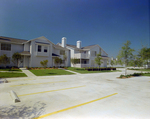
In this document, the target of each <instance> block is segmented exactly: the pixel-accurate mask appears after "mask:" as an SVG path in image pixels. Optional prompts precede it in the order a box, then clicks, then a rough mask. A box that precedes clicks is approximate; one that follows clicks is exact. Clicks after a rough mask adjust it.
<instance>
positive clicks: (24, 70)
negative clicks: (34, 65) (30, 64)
mask: <svg viewBox="0 0 150 119" xmlns="http://www.w3.org/2000/svg"><path fill="white" fill-rule="evenodd" d="M20 69H21V70H22V72H23V73H25V74H26V75H27V76H28V77H36V75H34V74H33V73H32V72H30V71H29V70H27V69H26V68H20Z"/></svg>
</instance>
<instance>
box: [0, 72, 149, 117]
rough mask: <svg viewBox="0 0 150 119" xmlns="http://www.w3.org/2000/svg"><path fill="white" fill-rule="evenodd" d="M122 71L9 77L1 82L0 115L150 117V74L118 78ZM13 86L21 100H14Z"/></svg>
mask: <svg viewBox="0 0 150 119" xmlns="http://www.w3.org/2000/svg"><path fill="white" fill-rule="evenodd" d="M130 72H131V73H132V72H133V71H128V73H130ZM120 74H123V72H112V73H95V74H78V75H64V76H40V77H31V78H29V77H28V78H11V79H10V78H9V79H7V80H8V81H9V83H5V84H0V91H1V94H0V95H1V96H0V97H1V98H0V117H1V118H45V119H55V118H57V119H58V118H61V119H62V118H63V119H70V118H71V119H75V118H92V119H93V118H94V119H95V118H97V119H99V118H141V119H143V118H144V119H146V118H147V119H149V118H150V113H149V112H150V101H149V99H150V88H149V87H150V77H144V76H141V77H133V78H130V79H118V78H116V77H119V76H120ZM10 90H13V91H15V92H16V94H17V95H18V97H19V98H20V100H21V102H17V103H14V102H13V101H12V98H11V96H10V94H9V92H10Z"/></svg>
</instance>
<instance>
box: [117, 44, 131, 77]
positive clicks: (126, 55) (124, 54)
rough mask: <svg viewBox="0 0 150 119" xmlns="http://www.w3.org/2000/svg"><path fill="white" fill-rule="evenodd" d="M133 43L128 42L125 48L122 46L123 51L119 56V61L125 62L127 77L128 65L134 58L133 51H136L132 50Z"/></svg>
mask: <svg viewBox="0 0 150 119" xmlns="http://www.w3.org/2000/svg"><path fill="white" fill-rule="evenodd" d="M130 45H131V42H130V41H127V42H126V43H124V46H122V49H121V50H120V52H119V54H118V59H119V60H123V61H124V63H125V75H126V74H127V69H126V67H127V65H128V63H129V61H130V59H131V58H132V57H133V54H132V53H133V51H134V49H131V48H130Z"/></svg>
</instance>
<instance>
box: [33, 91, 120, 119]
mask: <svg viewBox="0 0 150 119" xmlns="http://www.w3.org/2000/svg"><path fill="white" fill-rule="evenodd" d="M116 94H118V93H114V94H111V95H107V96H105V97H102V98H98V99H96V100H92V101H89V102H85V103H82V104H79V105H75V106H72V107H68V108H65V109H62V110H58V111H55V112H51V113H48V114H45V115H42V116H39V117H36V118H33V119H41V118H44V117H47V116H50V115H53V114H57V113H59V112H63V111H67V110H70V109H73V108H76V107H80V106H83V105H86V104H89V103H92V102H95V101H98V100H102V99H104V98H108V97H110V96H113V95H116Z"/></svg>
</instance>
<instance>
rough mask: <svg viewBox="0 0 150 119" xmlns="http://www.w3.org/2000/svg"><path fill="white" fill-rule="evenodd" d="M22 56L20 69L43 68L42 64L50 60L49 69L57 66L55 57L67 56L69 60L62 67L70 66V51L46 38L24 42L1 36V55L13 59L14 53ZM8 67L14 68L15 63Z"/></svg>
mask: <svg viewBox="0 0 150 119" xmlns="http://www.w3.org/2000/svg"><path fill="white" fill-rule="evenodd" d="M16 52H18V53H20V54H21V55H22V59H23V60H22V61H23V62H22V63H20V66H19V67H26V66H27V67H41V64H40V62H41V61H43V60H48V67H53V66H56V64H55V63H54V59H55V57H59V58H62V60H63V55H64V54H65V55H66V56H67V60H66V62H65V63H63V64H62V66H64V65H66V66H70V52H69V49H67V48H64V47H61V46H58V45H55V44H54V43H52V42H51V41H50V40H48V39H47V38H45V37H44V36H42V37H39V38H35V39H32V40H22V39H16V38H9V37H3V36H0V55H3V54H6V55H7V56H8V57H10V59H11V57H12V55H13V54H14V53H16ZM7 66H14V64H13V62H11V61H10V64H8V65H7Z"/></svg>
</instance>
